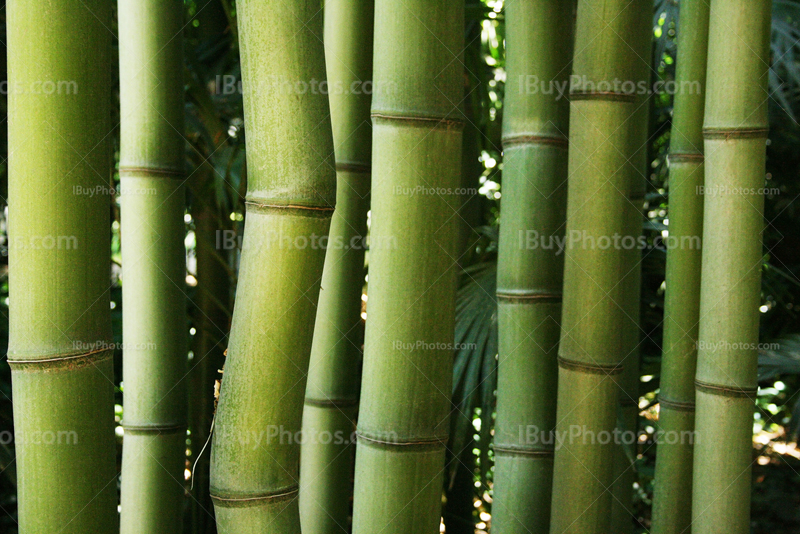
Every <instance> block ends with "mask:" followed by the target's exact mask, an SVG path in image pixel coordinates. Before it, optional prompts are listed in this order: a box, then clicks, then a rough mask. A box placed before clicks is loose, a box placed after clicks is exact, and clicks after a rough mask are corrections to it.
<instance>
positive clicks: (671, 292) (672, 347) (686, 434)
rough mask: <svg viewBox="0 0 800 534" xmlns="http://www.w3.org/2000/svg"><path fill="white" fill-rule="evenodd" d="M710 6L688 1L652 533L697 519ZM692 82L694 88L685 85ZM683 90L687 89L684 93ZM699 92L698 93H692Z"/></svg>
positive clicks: (675, 530) (681, 47) (672, 160)
mask: <svg viewBox="0 0 800 534" xmlns="http://www.w3.org/2000/svg"><path fill="white" fill-rule="evenodd" d="M708 17H709V3H708V2H707V1H706V0H684V1H683V3H682V4H681V25H680V28H679V31H678V64H677V73H676V76H675V81H676V83H677V86H678V88H679V91H678V93H677V94H676V95H675V106H674V110H673V118H672V133H671V135H670V156H669V164H670V169H669V236H670V241H671V242H674V243H676V245H675V246H674V247H672V248H670V249H669V250H668V251H667V272H666V284H667V290H666V294H665V295H664V341H663V346H664V350H663V355H662V359H661V391H660V392H659V431H660V432H661V433H662V435H664V439H663V440H662V441H660V442H659V443H658V451H657V452H658V454H657V456H656V471H655V495H654V497H653V532H654V533H655V534H681V533H683V532H688V531H689V527H690V525H691V522H692V461H693V460H692V449H693V445H692V440H691V439H690V436H691V434H692V433H693V432H694V408H695V405H694V401H695V395H694V375H695V370H696V369H697V331H698V321H699V318H700V273H701V269H702V261H701V260H702V258H701V257H702V248H701V247H700V246H699V245H700V239H701V237H702V235H703V196H702V193H701V188H702V186H703V184H704V181H705V166H704V164H703V115H704V110H705V98H706V96H705V85H706V65H707V58H708ZM687 82H688V83H689V84H692V85H691V87H690V86H688V85H685V84H686V83H687ZM682 86H685V88H684V89H680V88H681V87H682ZM695 87H697V88H698V89H700V90H699V91H696V90H695V89H694V88H695Z"/></svg>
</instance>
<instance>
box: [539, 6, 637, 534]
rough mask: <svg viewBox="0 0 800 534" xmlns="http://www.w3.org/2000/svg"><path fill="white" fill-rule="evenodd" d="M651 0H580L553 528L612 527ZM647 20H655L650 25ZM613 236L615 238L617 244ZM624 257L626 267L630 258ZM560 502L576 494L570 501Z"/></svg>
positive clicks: (600, 530)
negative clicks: (641, 83) (640, 94)
mask: <svg viewBox="0 0 800 534" xmlns="http://www.w3.org/2000/svg"><path fill="white" fill-rule="evenodd" d="M651 9H652V8H651V4H650V3H649V2H646V1H644V0H635V1H633V2H628V1H626V0H620V1H612V2H609V1H600V0H580V1H579V3H578V19H577V28H576V43H575V50H576V53H575V57H574V63H573V74H574V75H576V76H578V80H579V82H580V83H579V86H578V87H573V89H572V91H571V96H570V100H571V106H570V108H571V114H570V132H571V133H570V153H569V193H568V198H569V200H568V204H567V237H568V246H567V254H566V258H565V269H564V303H563V313H562V324H561V340H560V348H559V365H560V370H559V381H558V410H557V423H556V428H557V430H558V431H559V432H560V433H561V435H562V436H563V438H562V439H561V441H560V442H559V443H558V445H557V447H556V453H555V467H554V475H553V501H552V503H553V504H552V519H551V532H552V533H553V534H562V533H580V534H587V533H597V534H605V533H607V532H608V531H610V528H611V515H612V493H611V491H610V489H611V486H612V482H613V480H614V477H613V473H614V457H615V452H616V451H618V446H617V445H615V444H614V441H613V435H614V428H615V426H616V422H617V404H618V397H619V387H620V386H621V380H620V376H619V375H620V373H621V372H622V369H623V360H624V359H625V356H626V352H625V348H626V345H627V344H628V343H627V338H626V336H628V335H629V334H624V332H625V330H626V329H628V330H630V328H631V322H630V320H629V319H627V317H626V312H627V311H629V308H628V307H627V306H626V304H625V303H626V301H629V300H630V292H629V291H626V290H625V288H626V285H627V284H624V283H622V278H623V277H624V276H625V275H626V273H627V272H628V271H629V269H630V263H631V262H630V257H631V253H630V251H628V250H626V248H629V247H631V246H632V243H635V240H636V237H637V236H638V234H639V231H640V230H638V229H637V230H636V231H634V230H633V228H632V225H631V222H630V221H631V215H630V213H631V211H632V210H631V206H632V203H631V199H630V198H629V197H630V195H631V193H632V178H631V176H632V173H631V165H632V163H631V158H635V156H636V152H637V151H638V148H639V146H640V144H641V139H640V136H641V129H640V128H639V127H636V126H634V125H631V124H628V123H630V121H632V120H633V121H635V120H636V110H637V109H638V106H637V103H638V99H637V97H636V95H635V94H634V93H635V87H636V82H637V81H638V80H639V79H640V77H641V72H642V67H641V62H642V61H646V59H645V58H646V57H647V56H645V58H641V57H637V51H638V50H640V48H641V43H642V42H643V37H642V35H640V32H641V31H643V25H642V24H641V21H642V20H643V17H644V16H645V14H647V15H648V16H649V14H650V10H651ZM648 31H649V28H648ZM615 241H616V244H615ZM626 267H627V269H626ZM564 503H569V505H568V506H565V505H564Z"/></svg>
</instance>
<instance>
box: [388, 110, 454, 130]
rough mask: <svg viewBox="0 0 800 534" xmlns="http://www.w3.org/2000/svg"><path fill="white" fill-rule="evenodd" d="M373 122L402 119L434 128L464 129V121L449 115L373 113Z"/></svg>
mask: <svg viewBox="0 0 800 534" xmlns="http://www.w3.org/2000/svg"><path fill="white" fill-rule="evenodd" d="M372 120H373V122H377V121H401V122H406V123H408V124H409V125H411V126H433V127H434V128H443V129H450V128H453V129H456V130H463V129H464V121H461V120H458V119H450V118H447V117H424V116H422V115H419V116H405V115H390V114H386V113H375V112H373V113H372Z"/></svg>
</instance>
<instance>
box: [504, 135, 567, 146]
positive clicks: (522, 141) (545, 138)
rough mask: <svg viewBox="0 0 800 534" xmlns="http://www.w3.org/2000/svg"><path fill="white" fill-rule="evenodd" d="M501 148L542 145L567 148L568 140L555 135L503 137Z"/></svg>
mask: <svg viewBox="0 0 800 534" xmlns="http://www.w3.org/2000/svg"><path fill="white" fill-rule="evenodd" d="M502 142H503V148H508V147H511V146H514V145H544V146H555V147H558V148H563V149H567V148H569V140H568V139H567V138H566V137H562V136H556V135H509V136H508V137H503V140H502Z"/></svg>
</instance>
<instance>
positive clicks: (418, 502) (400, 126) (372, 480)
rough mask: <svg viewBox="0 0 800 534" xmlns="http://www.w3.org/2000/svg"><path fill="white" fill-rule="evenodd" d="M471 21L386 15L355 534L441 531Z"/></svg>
mask: <svg viewBox="0 0 800 534" xmlns="http://www.w3.org/2000/svg"><path fill="white" fill-rule="evenodd" d="M423 12H424V13H425V16H424V17H422V18H420V17H419V13H423ZM463 21H464V3H463V1H461V0H445V1H442V2H436V3H433V4H432V3H430V2H428V1H427V0H411V1H407V2H404V3H398V2H394V1H393V0H378V1H377V2H376V3H375V58H374V65H375V69H374V87H375V88H376V89H375V93H374V95H373V102H372V115H373V158H372V163H373V178H374V179H373V182H372V183H373V189H372V214H373V217H372V220H373V223H372V227H371V234H370V235H371V237H370V240H371V241H370V280H369V283H370V285H369V287H370V292H369V295H370V304H369V307H368V309H367V314H368V321H367V330H366V343H365V354H364V378H363V385H362V388H361V406H360V415H359V421H358V445H357V451H356V475H355V504H354V512H353V532H354V533H355V534H374V533H375V532H384V533H385V534H394V533H397V534H400V533H402V534H423V533H424V534H428V533H430V532H436V531H437V530H438V528H439V523H440V517H441V494H442V475H443V469H444V465H443V464H444V455H445V448H444V447H445V442H446V441H447V432H448V412H449V409H450V389H451V381H452V343H453V328H454V307H455V274H456V265H457V257H456V254H455V249H456V241H457V239H456V238H457V233H458V228H457V216H456V212H457V211H458V209H459V208H460V206H461V198H460V195H457V194H456V192H457V191H456V190H457V188H458V184H459V181H460V162H461V124H460V123H459V122H458V121H457V120H456V117H460V111H459V109H458V105H459V103H460V101H461V97H462V96H461V95H462V92H463V91H462V88H463V85H462V75H463V65H462V64H461V62H459V61H458V55H459V54H460V52H461V49H462V43H463Z"/></svg>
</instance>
